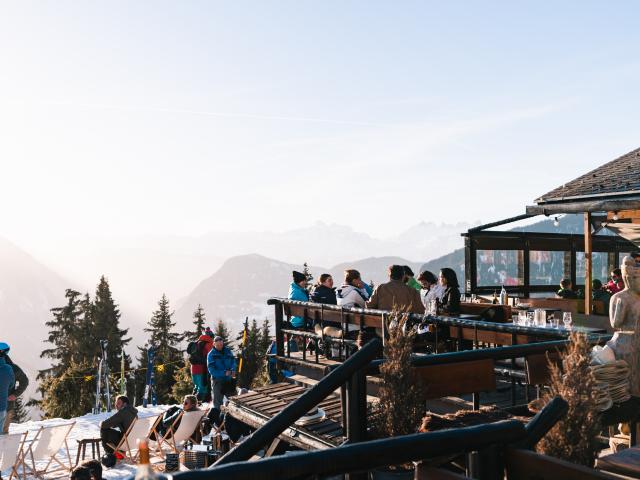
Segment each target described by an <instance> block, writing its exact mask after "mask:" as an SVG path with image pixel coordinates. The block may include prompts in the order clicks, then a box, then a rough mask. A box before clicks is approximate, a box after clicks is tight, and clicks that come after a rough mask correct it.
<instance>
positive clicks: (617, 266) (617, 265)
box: [613, 253, 629, 268]
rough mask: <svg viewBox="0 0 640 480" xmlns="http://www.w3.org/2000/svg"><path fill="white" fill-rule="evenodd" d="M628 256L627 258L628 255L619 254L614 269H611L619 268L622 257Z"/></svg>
mask: <svg viewBox="0 0 640 480" xmlns="http://www.w3.org/2000/svg"><path fill="white" fill-rule="evenodd" d="M628 256H629V253H620V254H619V255H618V263H616V266H615V267H613V268H620V265H622V259H623V258H624V257H628Z"/></svg>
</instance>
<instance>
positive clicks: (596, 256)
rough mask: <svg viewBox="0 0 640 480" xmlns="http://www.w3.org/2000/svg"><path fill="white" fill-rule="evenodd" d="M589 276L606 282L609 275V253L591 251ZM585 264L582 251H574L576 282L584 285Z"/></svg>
mask: <svg viewBox="0 0 640 480" xmlns="http://www.w3.org/2000/svg"><path fill="white" fill-rule="evenodd" d="M591 262H592V265H591V278H592V279H593V280H595V279H596V278H597V279H598V280H600V281H601V282H602V283H607V277H608V275H609V254H608V253H607V252H593V253H592V254H591ZM584 276H585V265H584V252H576V283H577V284H578V285H584Z"/></svg>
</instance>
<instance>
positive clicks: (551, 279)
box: [529, 250, 571, 285]
mask: <svg viewBox="0 0 640 480" xmlns="http://www.w3.org/2000/svg"><path fill="white" fill-rule="evenodd" d="M570 259H571V253H570V252H550V251H542V250H537V251H533V250H532V251H530V252H529V284H530V285H558V284H559V283H560V280H562V279H563V278H571V269H570V268H571V267H570V266H569V261H570Z"/></svg>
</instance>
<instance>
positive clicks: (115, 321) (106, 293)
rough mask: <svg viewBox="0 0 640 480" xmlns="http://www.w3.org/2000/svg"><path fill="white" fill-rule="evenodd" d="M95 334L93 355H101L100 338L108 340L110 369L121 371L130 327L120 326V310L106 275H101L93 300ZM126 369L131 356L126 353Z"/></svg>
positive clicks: (96, 356)
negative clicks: (123, 327) (122, 327)
mask: <svg viewBox="0 0 640 480" xmlns="http://www.w3.org/2000/svg"><path fill="white" fill-rule="evenodd" d="M92 317H93V318H92V320H93V335H92V336H91V342H92V346H93V352H92V353H93V356H94V357H95V358H99V357H100V340H107V342H108V345H107V363H108V364H109V371H110V372H111V373H116V372H119V371H120V362H121V359H122V352H123V348H124V347H125V346H126V345H127V344H128V343H129V342H130V341H131V338H126V336H127V333H128V332H129V329H128V328H125V329H121V328H120V310H119V309H118V305H117V304H116V303H115V301H114V300H113V296H112V295H111V288H110V287H109V281H108V280H107V279H106V278H105V276H104V275H103V276H101V277H100V282H99V283H98V286H97V287H96V296H95V299H94V301H93V310H92ZM124 362H125V369H126V370H129V367H130V366H131V358H130V357H129V355H126V354H125V359H124Z"/></svg>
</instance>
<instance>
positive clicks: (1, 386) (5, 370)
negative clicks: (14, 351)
mask: <svg viewBox="0 0 640 480" xmlns="http://www.w3.org/2000/svg"><path fill="white" fill-rule="evenodd" d="M8 353H9V345H8V344H6V343H4V342H0V425H4V420H5V417H6V416H7V404H8V401H9V390H11V389H12V388H13V384H14V383H15V381H16V377H15V375H14V374H13V369H12V368H11V365H9V364H8V363H7V359H6V356H7V354H8ZM3 434H4V432H3V431H0V435H3Z"/></svg>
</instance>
